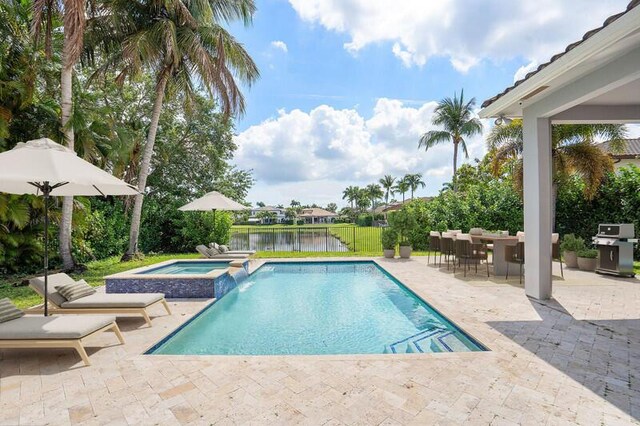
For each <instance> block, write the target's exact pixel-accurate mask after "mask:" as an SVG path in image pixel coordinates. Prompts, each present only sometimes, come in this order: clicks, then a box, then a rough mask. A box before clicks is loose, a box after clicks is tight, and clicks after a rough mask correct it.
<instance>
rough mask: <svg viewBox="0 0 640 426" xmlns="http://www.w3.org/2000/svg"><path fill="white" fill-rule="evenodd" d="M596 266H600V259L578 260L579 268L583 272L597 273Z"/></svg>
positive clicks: (581, 258) (585, 258) (587, 258)
mask: <svg viewBox="0 0 640 426" xmlns="http://www.w3.org/2000/svg"><path fill="white" fill-rule="evenodd" d="M596 266H598V259H593V258H590V257H579V258H578V268H580V270H581V271H592V272H593V271H595V270H596Z"/></svg>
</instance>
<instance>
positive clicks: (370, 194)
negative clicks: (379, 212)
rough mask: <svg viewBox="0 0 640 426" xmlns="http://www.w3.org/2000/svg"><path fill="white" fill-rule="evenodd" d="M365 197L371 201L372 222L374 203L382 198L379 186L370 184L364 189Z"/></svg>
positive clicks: (372, 218) (382, 194)
mask: <svg viewBox="0 0 640 426" xmlns="http://www.w3.org/2000/svg"><path fill="white" fill-rule="evenodd" d="M364 192H365V195H366V197H367V198H368V199H369V200H370V201H371V220H374V215H375V209H376V202H377V201H378V200H379V199H380V198H382V197H383V196H384V192H383V191H382V188H380V185H378V184H375V183H372V184H369V185H367V187H366V188H365V189H364Z"/></svg>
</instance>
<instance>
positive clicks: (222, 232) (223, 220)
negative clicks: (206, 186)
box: [174, 212, 233, 252]
mask: <svg viewBox="0 0 640 426" xmlns="http://www.w3.org/2000/svg"><path fill="white" fill-rule="evenodd" d="M183 215H184V216H183V219H182V221H181V224H182V227H181V228H180V233H179V234H178V236H179V238H178V239H176V240H175V242H174V244H175V246H176V247H177V246H181V247H180V248H181V250H180V251H181V252H188V251H193V250H195V247H196V246H197V245H198V244H205V245H209V244H210V243H213V242H215V243H218V244H228V243H229V240H230V239H231V226H232V225H233V218H232V217H231V214H230V213H227V212H216V214H215V221H214V214H213V212H184V213H183Z"/></svg>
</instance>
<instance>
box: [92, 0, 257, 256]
mask: <svg viewBox="0 0 640 426" xmlns="http://www.w3.org/2000/svg"><path fill="white" fill-rule="evenodd" d="M110 5H111V8H112V9H111V11H110V12H111V13H110V14H108V15H107V14H105V13H103V12H100V13H98V14H97V15H96V16H95V17H94V18H93V20H92V21H91V22H90V23H91V24H92V28H94V29H95V31H96V33H100V32H104V31H108V29H109V28H118V29H122V30H121V33H120V34H114V37H113V39H112V42H111V43H109V44H108V45H106V46H104V47H106V53H107V59H106V61H105V64H104V65H103V66H102V67H100V68H99V69H98V72H97V73H98V74H99V73H104V72H106V71H107V70H109V69H111V68H114V67H115V68H119V69H120V70H121V71H120V74H119V75H118V77H117V79H116V80H117V81H119V82H122V81H124V79H125V78H127V77H133V76H135V75H138V74H139V73H140V72H141V71H142V70H143V69H151V70H153V72H154V73H155V78H156V87H155V94H154V97H155V101H154V105H153V111H152V114H151V121H150V123H149V131H148V133H147V141H146V144H145V146H144V152H143V155H142V163H141V165H140V171H139V174H138V190H139V191H140V194H139V195H137V196H136V198H135V203H134V207H133V211H132V214H131V229H130V233H129V248H128V250H127V253H126V254H125V256H123V259H129V258H131V257H132V256H134V254H135V253H136V252H137V249H138V236H139V232H140V219H141V214H142V201H143V194H144V191H145V189H146V184H147V177H148V175H149V172H150V165H151V157H152V155H153V147H154V144H155V139H156V132H157V130H158V121H159V119H160V113H161V111H162V104H163V101H164V97H165V95H166V94H167V93H171V92H175V91H179V92H181V93H182V94H183V95H184V97H185V100H186V106H187V107H188V106H189V103H190V102H191V101H192V97H193V93H194V90H196V88H197V87H196V86H202V87H203V88H204V89H206V90H207V91H208V92H209V94H210V95H212V96H215V97H216V98H217V99H218V100H219V102H220V104H221V105H220V106H221V108H222V112H223V113H224V115H225V116H230V115H232V114H243V113H244V109H245V104H244V97H243V95H242V93H241V91H240V88H239V87H238V85H237V82H236V79H239V80H240V81H242V82H243V83H245V84H248V85H250V84H251V83H253V82H254V81H255V80H256V79H257V78H258V76H259V72H258V69H257V67H256V65H255V63H254V62H253V60H252V59H251V57H250V56H249V54H248V53H247V52H246V51H245V49H244V48H243V46H242V44H241V43H239V42H238V41H237V40H236V39H235V38H234V37H233V36H232V35H231V34H230V33H229V32H227V31H226V30H225V29H224V27H223V26H222V25H221V21H224V22H225V23H230V22H232V21H235V20H242V21H243V22H244V24H245V25H249V24H250V23H251V20H252V16H253V13H254V12H255V10H256V8H255V4H254V0H235V1H217V0H209V1H199V2H193V1H185V0H166V1H162V2H140V1H131V0H129V1H124V0H113V1H112V2H111V3H110Z"/></svg>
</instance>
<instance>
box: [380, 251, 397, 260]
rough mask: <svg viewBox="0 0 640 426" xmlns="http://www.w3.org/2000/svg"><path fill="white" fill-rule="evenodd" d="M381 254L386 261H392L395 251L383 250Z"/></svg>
mask: <svg viewBox="0 0 640 426" xmlns="http://www.w3.org/2000/svg"><path fill="white" fill-rule="evenodd" d="M383 253H384V257H386V258H387V259H393V258H394V257H396V251H395V249H394V250H391V249H384V250H383Z"/></svg>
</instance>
